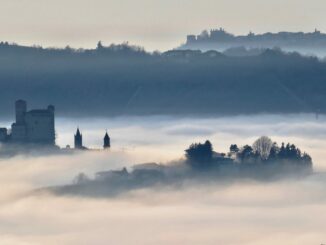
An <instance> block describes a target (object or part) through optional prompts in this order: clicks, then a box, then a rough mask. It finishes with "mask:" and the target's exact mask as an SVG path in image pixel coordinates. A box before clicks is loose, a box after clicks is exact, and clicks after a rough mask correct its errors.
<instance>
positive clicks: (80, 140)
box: [75, 127, 83, 149]
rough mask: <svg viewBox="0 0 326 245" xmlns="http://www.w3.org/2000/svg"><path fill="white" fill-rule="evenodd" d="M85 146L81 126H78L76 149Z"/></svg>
mask: <svg viewBox="0 0 326 245" xmlns="http://www.w3.org/2000/svg"><path fill="white" fill-rule="evenodd" d="M82 148H83V136H82V134H81V133H80V131H79V127H78V128H77V131H76V134H75V149H82Z"/></svg>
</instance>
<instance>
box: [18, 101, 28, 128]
mask: <svg viewBox="0 0 326 245" xmlns="http://www.w3.org/2000/svg"><path fill="white" fill-rule="evenodd" d="M15 111H16V124H17V125H23V124H25V114H26V111H27V103H26V101H24V100H17V101H16V103H15Z"/></svg>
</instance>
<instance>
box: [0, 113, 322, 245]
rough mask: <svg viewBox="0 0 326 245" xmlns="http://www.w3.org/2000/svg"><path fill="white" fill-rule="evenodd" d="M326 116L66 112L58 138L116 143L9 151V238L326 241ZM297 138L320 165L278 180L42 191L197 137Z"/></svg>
mask: <svg viewBox="0 0 326 245" xmlns="http://www.w3.org/2000/svg"><path fill="white" fill-rule="evenodd" d="M325 120H326V118H325V117H324V116H320V117H319V119H318V120H316V118H315V116H314V115H283V116H276V115H268V116H263V115H261V116H253V117H249V116H248V117H233V118H205V119H196V118H171V117H145V118H144V117H143V118H142V117H134V118H130V117H128V118H121V117H120V118H111V119H95V120H94V119H89V120H86V119H83V120H82V119H78V120H77V119H58V120H57V125H56V129H57V135H58V139H57V142H58V144H59V145H60V146H65V145H66V144H70V145H73V133H74V131H75V129H76V127H77V126H79V127H80V128H81V129H82V133H83V136H84V142H85V145H88V146H89V147H91V148H101V146H102V138H103V136H104V133H105V129H108V132H109V134H110V136H111V139H112V147H113V148H112V150H111V151H110V152H85V153H82V154H73V155H62V156H48V157H44V156H39V157H29V156H17V157H15V158H11V159H1V160H0V184H1V186H2V187H3V188H2V190H1V192H0V242H1V243H2V244H108V243H110V244H240V243H241V244H287V245H288V244H321V243H323V242H325V239H326V237H325V235H324V234H325V233H326V229H325V227H326V221H325V220H324V219H323V216H322V214H324V213H325V212H326V205H325V204H326V175H325V174H324V173H323V170H324V169H325V167H326V164H325V162H324V159H325V157H326V153H325V152H324V150H323V149H324V148H325V141H324V137H325V134H326V124H325ZM263 134H264V135H269V136H270V137H271V138H272V139H273V140H274V141H277V142H279V143H281V142H282V141H285V142H288V141H290V142H292V143H294V144H296V145H297V146H298V147H300V149H302V150H304V151H307V152H308V153H309V154H311V156H312V158H313V161H314V168H315V170H316V173H315V174H313V175H310V176H308V177H306V178H302V179H283V180H280V181H276V182H264V183H263V182H255V181H253V180H252V181H250V180H247V181H244V180H242V181H239V182H233V183H228V184H227V183H224V184H222V183H221V184H214V183H211V184H197V185H193V184H189V186H188V187H187V188H182V189H174V188H173V189H172V188H170V187H166V188H160V189H155V188H154V189H151V188H146V189H140V190H137V191H131V192H126V193H124V194H123V195H121V196H119V197H117V198H103V199H92V198H86V197H83V198H81V197H69V196H64V197H62V196H55V195H52V194H51V193H47V194H42V195H39V194H37V195H35V194H32V193H33V192H32V191H33V190H35V189H37V188H40V187H44V186H54V185H62V184H69V183H71V181H72V179H73V177H74V176H75V175H76V174H78V173H79V172H84V173H86V174H88V175H89V176H92V175H93V174H94V173H95V172H98V171H105V170H110V169H120V168H122V167H123V166H127V167H130V166H132V165H133V164H136V163H143V162H153V161H154V162H163V163H165V162H168V161H170V160H173V159H179V158H180V157H182V155H183V150H184V149H185V148H186V147H188V146H189V144H190V143H192V142H196V141H203V140H205V139H210V140H211V141H212V143H213V145H214V146H215V150H216V151H219V152H226V151H227V150H228V147H229V145H230V144H231V143H237V144H238V145H244V144H247V143H249V144H251V143H252V142H253V141H254V140H255V139H256V138H257V137H258V136H260V135H263Z"/></svg>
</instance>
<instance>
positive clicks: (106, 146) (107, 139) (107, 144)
mask: <svg viewBox="0 0 326 245" xmlns="http://www.w3.org/2000/svg"><path fill="white" fill-rule="evenodd" d="M110 147H111V140H110V137H109V135H108V132H106V133H105V136H104V145H103V148H104V149H109V148H110Z"/></svg>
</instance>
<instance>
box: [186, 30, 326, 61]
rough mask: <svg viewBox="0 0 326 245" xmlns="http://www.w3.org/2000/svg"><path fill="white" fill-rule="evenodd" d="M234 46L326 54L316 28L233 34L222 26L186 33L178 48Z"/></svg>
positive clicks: (323, 37) (324, 36)
mask: <svg viewBox="0 0 326 245" xmlns="http://www.w3.org/2000/svg"><path fill="white" fill-rule="evenodd" d="M235 47H245V48H249V49H252V48H259V49H268V48H274V47H279V48H281V49H283V50H286V51H298V52H301V53H304V54H315V55H317V56H325V55H326V34H324V33H321V32H320V31H318V30H316V29H315V30H314V31H313V32H310V33H304V32H278V33H271V32H267V33H263V34H255V33H253V32H249V33H248V35H240V36H237V35H234V34H231V33H229V32H227V31H225V30H224V29H223V28H220V29H213V30H210V31H207V30H204V31H202V33H201V34H199V35H188V36H187V41H186V43H185V44H183V45H181V47H180V49H195V50H197V49H199V50H203V51H206V50H218V51H224V50H226V49H230V48H235Z"/></svg>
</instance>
